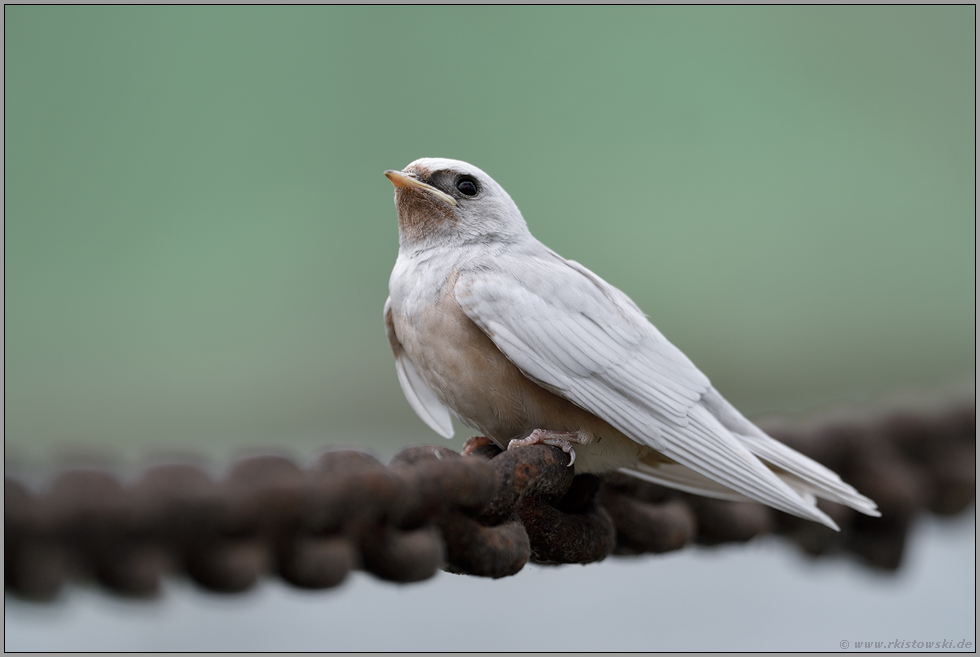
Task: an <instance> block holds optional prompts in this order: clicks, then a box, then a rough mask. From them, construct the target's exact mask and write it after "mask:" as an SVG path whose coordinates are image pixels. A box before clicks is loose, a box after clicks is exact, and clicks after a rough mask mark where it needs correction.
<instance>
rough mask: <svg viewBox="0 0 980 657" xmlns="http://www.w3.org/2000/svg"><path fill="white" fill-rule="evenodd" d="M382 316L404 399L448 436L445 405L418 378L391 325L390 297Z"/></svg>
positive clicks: (450, 432)
mask: <svg viewBox="0 0 980 657" xmlns="http://www.w3.org/2000/svg"><path fill="white" fill-rule="evenodd" d="M384 318H385V333H386V334H387V335H388V344H389V345H391V351H392V352H393V353H394V354H395V371H396V372H397V373H398V383H400V384H401V386H402V392H403V393H405V399H407V400H408V404H409V406H411V407H412V410H413V411H415V413H416V414H417V415H418V416H419V417H420V418H422V421H423V422H425V423H426V424H427V425H429V428H431V429H432V430H433V431H435V432H436V433H437V434H439V435H440V436H442V437H443V438H452V437H453V422H452V418H451V417H450V415H449V409H448V408H447V407H446V405H445V404H443V403H442V402H441V401H439V399H438V398H436V396H435V394H433V392H432V390H430V389H429V386H427V385H425V381H423V380H422V377H421V376H420V375H419V372H418V370H417V369H415V365H414V364H413V363H412V361H411V360H410V359H409V357H408V355H407V354H406V353H405V350H404V349H402V345H401V343H400V342H399V341H398V336H397V335H395V325H394V323H393V322H392V321H391V297H388V300H387V301H385V309H384Z"/></svg>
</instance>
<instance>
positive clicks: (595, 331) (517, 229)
mask: <svg viewBox="0 0 980 657" xmlns="http://www.w3.org/2000/svg"><path fill="white" fill-rule="evenodd" d="M385 175H386V176H387V177H388V179H389V180H390V181H391V183H392V184H393V185H394V186H395V207H396V208H397V211H398V236H399V250H398V259H397V261H396V262H395V267H394V270H393V271H392V273H391V279H390V281H389V292H390V296H389V297H388V300H387V301H386V302H385V307H384V321H385V328H386V330H387V335H388V341H389V343H390V345H391V349H392V351H393V352H394V355H395V368H396V371H397V374H398V381H399V382H400V383H401V387H402V390H403V391H404V393H405V397H406V398H407V399H408V402H409V404H410V405H411V406H412V408H413V409H414V410H415V412H416V413H417V414H418V415H419V417H420V418H421V419H422V420H423V421H424V422H425V423H426V424H428V425H429V426H430V427H431V428H432V429H433V430H434V431H436V432H437V433H439V434H441V435H443V436H445V437H446V438H450V437H452V435H453V427H452V422H451V419H450V413H453V414H455V415H456V416H457V417H458V418H459V419H460V420H461V421H462V422H463V423H465V424H466V425H468V426H470V427H472V428H473V429H476V430H478V431H480V432H481V433H482V434H483V436H484V437H485V439H489V440H491V441H493V442H494V443H496V444H497V445H499V446H500V447H504V448H510V449H513V448H519V447H521V446H523V445H530V444H547V445H556V446H558V447H561V448H562V449H563V450H565V451H566V452H568V453H569V454H570V460H571V462H573V463H574V464H575V468H576V471H577V472H580V473H583V472H591V473H602V472H609V471H613V470H619V471H621V472H625V473H627V474H629V475H632V476H635V477H639V478H641V479H645V480H648V481H652V482H655V483H658V484H661V485H664V486H668V487H671V488H676V489H679V490H682V491H687V492H689V493H695V494H699V495H704V496H707V497H715V498H720V499H728V500H745V499H751V500H756V501H759V502H762V503H764V504H767V505H769V506H771V507H774V508H776V509H779V510H781V511H785V512H787V513H791V514H793V515H796V516H800V517H802V518H807V519H809V520H814V521H816V522H820V523H823V524H824V525H827V526H828V527H832V528H834V529H837V526H836V524H835V523H834V521H833V520H831V519H830V518H829V517H828V516H827V515H826V514H825V513H824V512H823V511H821V510H820V509H819V508H818V507H817V505H816V498H824V499H827V500H831V501H834V502H838V503H841V504H844V505H847V506H849V507H852V508H854V509H856V510H857V511H860V512H861V513H865V514H867V515H870V516H878V515H880V513H879V512H878V511H877V506H876V505H875V503H874V502H873V501H871V500H870V499H868V498H867V497H865V496H863V495H861V494H860V493H858V492H857V491H856V490H855V489H854V488H853V487H851V486H849V485H848V484H846V483H844V482H843V481H842V480H841V478H840V477H839V476H838V475H837V474H836V473H834V472H833V471H831V470H829V469H828V468H826V467H824V466H822V465H820V464H819V463H817V462H816V461H813V460H812V459H810V458H808V457H806V456H804V455H802V454H800V453H799V452H797V451H795V450H793V449H791V448H789V447H787V446H786V445H785V444H783V443H781V442H779V441H777V440H775V439H773V438H771V437H770V436H768V435H766V434H765V433H764V432H763V431H762V430H761V429H759V428H758V427H756V426H755V425H754V424H752V422H750V421H749V420H747V419H746V418H745V417H744V416H743V415H742V414H741V413H739V411H738V410H737V409H735V407H734V406H732V405H731V404H730V403H729V402H728V401H726V400H725V398H724V397H722V396H721V394H719V393H718V391H717V390H715V389H714V388H713V387H712V385H711V383H710V381H708V377H706V376H705V375H704V374H703V373H702V372H701V371H700V370H699V369H698V368H697V367H695V365H694V364H693V363H692V362H691V361H690V360H689V359H688V358H687V356H685V355H684V354H683V353H682V352H681V351H680V350H679V349H677V347H675V346H674V345H672V344H671V343H670V342H668V341H667V339H666V338H665V337H664V336H663V335H662V334H661V333H660V331H658V330H657V328H656V327H655V326H654V325H653V324H651V323H650V322H649V321H648V320H647V318H646V316H645V315H644V314H643V312H642V311H641V310H640V309H639V308H638V307H637V305H636V304H635V303H633V301H631V300H630V299H629V297H627V296H626V294H624V293H623V292H621V291H620V290H618V289H617V288H615V287H613V286H612V285H610V284H609V283H607V282H606V281H604V280H602V279H601V278H599V276H597V275H596V274H594V273H592V272H591V271H589V270H588V269H586V268H585V267H583V266H582V265H580V264H579V263H577V262H574V261H572V260H566V259H565V258H563V257H561V256H560V255H558V254H557V253H555V252H554V251H552V250H551V249H549V248H548V247H546V246H545V245H544V244H542V243H541V242H539V241H538V240H537V239H535V238H534V236H532V235H531V233H530V231H529V230H528V227H527V223H526V222H525V221H524V218H523V216H521V212H520V210H518V209H517V205H516V204H515V203H514V201H513V200H512V199H511V198H510V196H509V195H508V194H507V192H506V191H504V189H503V188H502V187H501V186H500V185H498V184H497V183H496V182H495V181H494V180H493V178H491V177H490V176H488V175H487V174H486V173H484V172H483V171H481V170H480V169H478V168H477V167H475V166H473V165H471V164H467V163H466V162H461V161H458V160H449V159H441V158H422V159H419V160H416V161H414V162H412V163H411V164H409V165H408V166H407V167H405V169H403V170H402V171H385Z"/></svg>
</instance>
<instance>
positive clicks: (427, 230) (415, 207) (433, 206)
mask: <svg viewBox="0 0 980 657" xmlns="http://www.w3.org/2000/svg"><path fill="white" fill-rule="evenodd" d="M395 206H396V207H397V209H398V228H399V230H400V231H401V233H402V234H403V235H404V236H405V237H406V238H407V239H408V240H409V241H411V242H416V241H420V240H424V239H425V238H426V237H428V236H430V235H434V234H436V233H438V232H441V231H442V230H443V228H444V227H445V226H447V225H449V224H453V223H455V222H456V213H455V211H454V210H453V208H452V206H450V205H449V204H448V203H446V202H445V201H443V200H442V199H438V198H436V197H435V196H433V195H432V194H430V193H428V192H427V191H425V190H424V189H419V188H417V187H410V188H405V187H398V188H396V189H395Z"/></svg>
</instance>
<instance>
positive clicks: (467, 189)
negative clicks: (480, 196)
mask: <svg viewBox="0 0 980 657" xmlns="http://www.w3.org/2000/svg"><path fill="white" fill-rule="evenodd" d="M456 189H458V190H459V193H460V194H462V195H463V196H476V193H477V192H478V191H480V190H479V188H478V187H477V186H476V181H475V180H473V179H472V178H460V179H459V180H457V181H456Z"/></svg>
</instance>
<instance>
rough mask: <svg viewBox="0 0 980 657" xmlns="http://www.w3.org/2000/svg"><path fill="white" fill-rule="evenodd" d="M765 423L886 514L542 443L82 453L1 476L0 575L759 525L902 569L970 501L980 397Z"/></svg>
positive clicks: (55, 580) (14, 578) (424, 568)
mask: <svg viewBox="0 0 980 657" xmlns="http://www.w3.org/2000/svg"><path fill="white" fill-rule="evenodd" d="M760 425H762V426H763V428H764V429H766V430H767V431H768V432H769V433H770V434H771V435H773V436H774V437H776V438H779V439H780V440H782V441H784V442H786V443H787V444H789V445H791V446H792V447H794V448H796V449H798V450H799V451H801V452H803V453H804V454H807V455H809V456H811V457H813V458H815V459H817V460H818V461H820V462H822V463H824V464H826V465H827V466H829V467H830V468H832V469H834V470H835V471H837V472H838V473H840V474H841V476H842V477H843V478H844V479H845V480H846V481H848V482H849V483H851V484H853V485H855V486H856V487H857V488H858V489H859V490H860V491H861V492H863V493H865V494H866V495H868V496H869V497H871V498H872V499H874V500H875V501H876V502H877V503H878V504H879V507H880V509H881V511H882V517H881V518H869V517H867V516H863V515H860V514H857V513H856V512H854V511H852V510H851V509H848V508H846V507H843V506H840V505H837V504H834V503H831V502H825V501H821V502H820V506H821V508H822V509H824V510H825V511H826V512H827V513H828V514H829V515H830V516H831V517H832V518H833V519H834V520H835V521H836V522H837V523H838V524H839V525H840V526H841V530H842V531H841V532H840V533H837V532H833V531H831V530H829V529H827V528H826V527H823V526H820V525H818V524H816V523H810V522H807V521H805V520H800V519H798V518H795V517H792V516H789V515H787V514H784V513H781V512H778V511H775V510H773V509H770V508H768V507H764V506H762V505H759V504H755V503H749V502H745V503H737V502H723V501H719V500H711V499H707V498H702V497H696V496H692V495H687V494H684V493H680V492H677V491H672V490H670V489H667V488H663V487H661V486H657V485H654V484H651V483H647V482H643V481H639V480H637V479H633V478H630V477H626V476H623V475H620V474H610V475H605V476H603V477H601V478H600V477H596V476H593V475H579V476H575V475H574V470H573V468H569V467H567V466H568V455H566V454H565V453H563V452H562V451H561V450H560V449H558V448H555V447H549V446H544V445H534V446H529V447H522V448H518V449H514V450H510V451H503V452H501V451H500V450H499V449H497V448H496V447H494V446H492V445H487V446H483V447H480V448H478V449H477V450H476V451H474V452H473V453H472V454H470V455H467V456H461V455H460V454H458V453H456V452H454V451H452V450H449V449H446V448H444V447H436V446H421V447H409V448H407V449H404V450H402V451H401V452H399V453H398V454H397V455H396V456H395V457H394V459H393V460H392V461H391V463H390V464H389V465H388V466H385V465H383V464H382V463H381V462H379V461H378V460H377V459H375V458H374V457H373V456H371V455H369V454H367V453H364V452H360V451H353V450H335V451H327V452H325V453H323V454H321V455H320V456H319V457H318V458H316V459H315V460H313V461H312V462H311V463H309V464H308V465H307V466H306V467H305V468H301V467H300V466H298V465H297V464H296V463H294V462H293V461H291V460H289V459H286V458H283V457H280V456H256V457H249V458H244V459H241V460H239V461H237V462H236V463H234V465H233V466H232V467H231V469H230V470H229V471H228V473H227V475H226V476H224V477H222V478H213V477H211V476H209V475H208V474H207V473H206V472H205V471H204V470H203V469H201V468H198V467H196V466H193V465H190V464H186V463H167V464H159V465H156V466H153V467H150V468H147V469H146V470H145V471H144V472H143V473H142V475H141V476H140V477H138V478H137V479H136V480H135V481H133V482H132V483H131V484H125V485H124V484H123V482H122V481H121V480H120V479H119V478H117V477H116V476H114V475H113V474H112V473H110V472H107V471H104V470H99V469H93V468H88V469H86V468H76V469H68V470H65V471H63V472H61V473H60V474H59V475H58V476H57V477H55V478H54V480H53V481H52V483H51V485H50V486H48V487H47V488H46V489H45V490H43V491H41V492H37V493H35V492H32V491H31V489H30V488H29V487H28V486H26V485H25V484H24V483H23V482H21V481H19V480H18V479H17V478H16V477H14V476H11V475H10V474H7V475H5V478H4V528H5V541H4V549H5V586H6V589H7V590H8V591H10V592H12V593H15V594H17V595H20V596H23V597H26V598H31V599H36V600H50V599H52V598H54V597H55V596H56V595H57V593H58V591H59V590H60V589H61V587H62V586H63V583H64V582H65V581H66V580H68V579H71V578H90V579H94V580H95V581H97V582H98V583H99V584H101V585H102V586H104V587H105V588H107V589H108V590H110V591H112V592H114V593H117V594H121V595H128V596H148V595H153V594H154V593H156V592H157V591H158V589H159V585H160V581H161V578H162V577H163V576H164V575H165V574H168V573H183V574H186V575H187V576H188V577H190V578H191V579H192V580H194V581H195V582H197V583H198V584H199V585H201V586H203V587H205V588H207V589H210V590H213V591H221V592H228V593H234V592H240V591H245V590H247V589H249V588H250V587H251V586H253V585H254V584H255V583H256V581H257V580H258V579H259V578H260V577H262V576H263V575H268V574H274V575H278V576H279V577H281V578H282V579H283V580H285V581H286V582H288V583H290V584H292V585H294V586H297V587H302V588H308V589H323V588H330V587H333V586H337V585H338V584H340V583H341V582H342V581H343V580H344V579H345V577H346V576H347V574H348V573H349V572H350V571H351V570H354V569H361V570H365V571H368V572H370V573H372V574H374V575H375V576H377V577H379V578H382V579H385V580H389V581H393V582H416V581H421V580H424V579H427V578H430V577H432V576H433V575H434V574H435V573H436V572H437V571H438V570H439V569H443V570H446V571H449V572H454V573H461V574H470V575H477V576H481V577H495V578H496V577H506V576H508V575H513V574H515V573H517V572H518V571H520V570H521V569H522V568H523V567H524V565H525V564H526V563H527V562H528V561H531V562H534V563H540V564H560V563H590V562H595V561H600V560H602V559H604V558H606V557H607V556H609V555H610V554H614V555H623V556H626V555H637V554H645V553H662V552H668V551H671V550H678V549H681V548H683V547H684V546H686V545H689V544H691V543H698V544H702V545H714V544H719V543H727V542H742V541H747V540H749V539H751V538H753V537H755V536H758V535H760V534H765V533H775V534H779V535H782V536H785V537H788V538H789V539H791V540H792V541H794V542H795V543H796V544H797V545H799V546H800V547H801V548H802V549H803V550H805V551H806V552H807V553H809V554H812V555H815V556H819V555H825V554H832V553H841V552H847V553H851V554H854V555H856V556H857V557H858V558H860V559H861V560H862V561H863V562H864V563H865V564H867V565H869V566H871V567H877V568H880V569H886V570H894V569H896V568H898V566H899V565H900V563H901V559H902V552H903V548H904V544H905V539H906V535H907V533H908V531H909V528H910V525H911V523H912V521H913V519H914V518H915V516H916V515H917V514H919V513H921V512H923V511H930V512H932V513H934V514H939V515H952V514H956V513H959V512H961V511H963V510H964V509H966V508H968V507H969V506H970V505H971V504H972V503H973V501H974V499H975V494H976V493H975V482H976V470H975V458H976V410H975V402H974V400H973V395H972V394H971V395H970V399H969V400H963V399H960V400H954V401H948V402H947V403H946V404H945V405H942V406H941V407H935V408H931V409H928V408H925V407H923V408H917V407H913V406H909V405H908V404H904V405H898V406H893V407H892V408H884V409H882V408H879V409H878V410H877V411H866V412H864V413H863V414H852V415H850V416H837V417H835V416H831V415H827V414H823V415H819V416H816V417H815V418H812V419H810V420H809V421H800V420H795V421H788V420H781V421H780V420H771V421H769V422H760Z"/></svg>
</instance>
